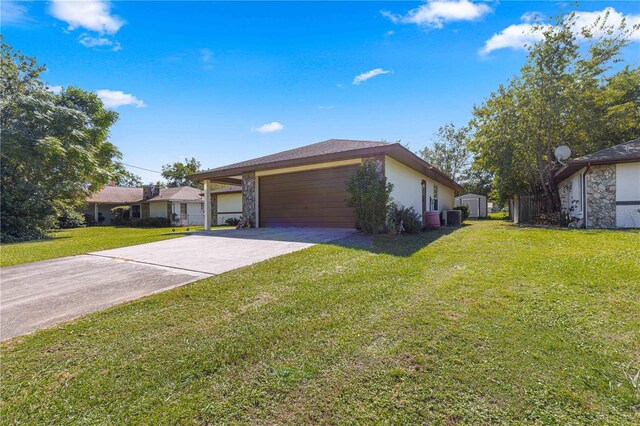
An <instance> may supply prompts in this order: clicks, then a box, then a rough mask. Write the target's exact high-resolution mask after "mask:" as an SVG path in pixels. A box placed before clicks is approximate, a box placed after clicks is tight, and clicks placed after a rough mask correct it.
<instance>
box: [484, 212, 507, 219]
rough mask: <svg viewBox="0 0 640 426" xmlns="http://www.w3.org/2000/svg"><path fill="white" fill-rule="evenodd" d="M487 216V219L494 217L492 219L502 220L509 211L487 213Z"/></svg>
mask: <svg viewBox="0 0 640 426" xmlns="http://www.w3.org/2000/svg"><path fill="white" fill-rule="evenodd" d="M487 217H488V218H489V219H494V220H504V219H506V218H507V217H509V213H507V212H495V213H489V214H488V215H487Z"/></svg>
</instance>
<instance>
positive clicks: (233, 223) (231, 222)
mask: <svg viewBox="0 0 640 426" xmlns="http://www.w3.org/2000/svg"><path fill="white" fill-rule="evenodd" d="M224 223H226V224H227V225H229V226H237V225H238V224H239V223H240V219H238V218H237V217H230V218H229V219H227V220H225V221H224Z"/></svg>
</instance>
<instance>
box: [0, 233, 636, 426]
mask: <svg viewBox="0 0 640 426" xmlns="http://www.w3.org/2000/svg"><path fill="white" fill-rule="evenodd" d="M639 312H640V233H638V232H636V231H630V232H620V231H598V230H586V231H585V230H570V231H569V230H554V229H541V228H524V227H517V226H513V225H511V224H509V223H507V222H502V221H477V222H471V224H470V226H465V227H463V228H461V229H459V230H456V231H453V232H451V231H450V230H446V229H444V230H440V231H434V232H429V233H423V234H419V235H414V236H402V237H379V238H376V239H375V240H374V241H373V242H372V243H368V242H367V241H364V240H363V241H361V240H358V239H356V240H353V241H351V242H344V243H342V244H341V245H318V246H315V247H312V248H310V249H307V250H303V251H300V252H297V253H293V254H290V255H286V256H281V257H278V258H275V259H271V260H269V261H266V262H263V263H260V264H257V265H253V266H251V267H247V268H243V269H240V270H237V271H234V272H230V273H226V274H223V275H220V276H217V277H212V278H209V279H206V280H203V281H199V282H197V283H194V284H191V285H188V286H185V287H182V288H180V289H176V290H172V291H168V292H165V293H161V294H158V295H154V296H151V297H147V298H144V299H141V300H139V301H136V302H132V303H128V304H124V305H120V306H118V307H114V308H112V309H110V310H108V311H105V312H101V313H97V314H91V315H88V316H86V317H84V318H83V319H80V320H78V321H75V322H73V323H69V324H66V325H62V326H59V327H57V328H54V329H49V330H44V331H41V332H38V333H36V334H34V335H30V336H24V337H21V338H16V339H13V340H10V341H7V342H4V343H2V345H0V348H1V350H2V369H1V373H0V374H1V379H2V395H1V401H0V419H1V420H0V421H1V422H2V423H4V424H41V423H46V424H65V425H66V424H77V423H113V424H136V423H144V424H198V425H206V424H212V423H243V424H248V423H250V424H281V423H289V424H341V423H355V424H456V423H460V424H489V423H502V424H518V423H520V424H523V423H526V424H531V423H534V424H569V423H570V424H638V422H639V421H640V389H639V388H638V383H637V380H635V381H634V377H635V374H636V373H637V372H638V371H639V370H640V315H639Z"/></svg>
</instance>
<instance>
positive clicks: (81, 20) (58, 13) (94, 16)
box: [50, 0, 125, 34]
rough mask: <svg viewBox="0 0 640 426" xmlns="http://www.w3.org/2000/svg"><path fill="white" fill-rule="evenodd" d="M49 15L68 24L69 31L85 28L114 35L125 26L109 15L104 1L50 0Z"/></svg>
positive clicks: (109, 9) (108, 5)
mask: <svg viewBox="0 0 640 426" xmlns="http://www.w3.org/2000/svg"><path fill="white" fill-rule="evenodd" d="M50 12H51V15H53V16H54V17H55V18H58V19H60V20H61V21H64V22H66V23H67V24H69V27H68V29H69V30H75V29H76V28H85V29H87V30H89V31H95V32H97V33H100V34H115V33H117V32H118V30H120V28H121V27H122V26H123V25H124V24H125V22H124V20H122V19H121V18H120V17H118V16H115V15H112V14H111V3H109V2H108V1H106V0H52V2H51V8H50Z"/></svg>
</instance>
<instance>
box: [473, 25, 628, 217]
mask: <svg viewBox="0 0 640 426" xmlns="http://www.w3.org/2000/svg"><path fill="white" fill-rule="evenodd" d="M607 19H608V13H607V14H605V15H604V16H603V17H602V19H600V20H599V21H598V22H596V23H595V24H594V25H593V26H591V27H589V28H583V29H576V28H575V27H576V25H577V22H576V16H575V14H574V13H570V14H568V15H564V16H561V17H560V18H558V19H557V20H556V22H555V25H538V26H536V27H535V31H536V32H538V33H539V34H540V36H541V41H540V42H538V43H535V44H533V45H532V46H530V47H529V53H528V57H527V62H526V64H525V65H524V66H523V67H522V69H521V70H520V74H519V75H517V76H516V77H514V78H513V79H512V80H511V81H509V82H508V83H507V84H504V85H500V86H499V87H498V90H497V91H496V92H494V93H492V94H491V95H490V96H489V98H488V99H487V101H485V102H484V103H483V104H482V105H480V106H478V107H476V108H475V110H474V118H473V120H472V123H471V124H472V126H473V128H474V130H475V132H474V135H473V137H472V139H471V141H470V143H469V148H470V149H471V151H472V152H473V153H474V154H475V158H476V160H475V164H476V166H477V167H478V168H482V169H484V170H487V171H488V172H489V173H491V174H492V175H493V176H494V182H493V188H494V193H495V195H496V196H497V198H498V201H501V202H504V201H506V200H507V199H509V198H511V197H513V196H514V195H517V194H521V193H539V194H543V195H544V199H545V210H546V213H548V214H550V215H552V214H554V213H557V212H559V211H560V199H559V194H558V188H557V185H556V183H555V181H554V179H553V176H554V173H555V172H556V171H557V170H558V168H559V167H560V166H561V164H560V163H559V162H558V161H557V160H556V158H555V157H554V150H555V148H556V147H557V146H559V145H568V146H569V147H570V148H571V150H572V152H573V155H574V156H580V155H584V154H587V153H589V152H593V151H596V150H599V149H602V148H606V147H609V146H612V145H615V144H619V143H622V142H624V141H626V140H629V139H633V138H634V137H637V135H638V134H640V96H639V94H640V84H639V83H640V69H639V68H631V67H630V66H626V67H623V66H622V64H623V62H624V59H625V58H624V57H622V49H623V48H624V47H625V46H626V45H627V44H628V42H629V37H630V35H631V32H632V31H633V29H629V28H627V27H626V24H625V23H624V22H623V23H622V24H620V26H618V27H617V28H614V27H613V26H611V25H608V24H607ZM578 30H579V31H578ZM582 43H586V48H585V47H584V45H583V44H582ZM614 67H615V68H616V69H617V72H615V69H614Z"/></svg>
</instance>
